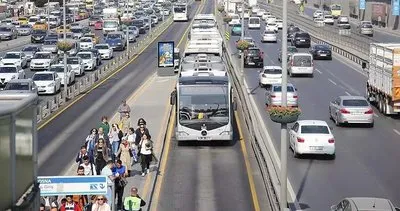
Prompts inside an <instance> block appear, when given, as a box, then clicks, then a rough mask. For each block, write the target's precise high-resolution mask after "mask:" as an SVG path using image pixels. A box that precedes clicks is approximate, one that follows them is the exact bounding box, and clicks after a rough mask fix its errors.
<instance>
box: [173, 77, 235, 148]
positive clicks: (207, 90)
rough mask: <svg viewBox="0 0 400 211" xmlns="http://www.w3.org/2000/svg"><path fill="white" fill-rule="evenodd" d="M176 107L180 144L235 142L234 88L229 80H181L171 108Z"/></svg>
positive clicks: (177, 134)
mask: <svg viewBox="0 0 400 211" xmlns="http://www.w3.org/2000/svg"><path fill="white" fill-rule="evenodd" d="M174 104H175V105H176V114H177V115H176V130H175V131H176V134H175V135H176V136H175V137H176V140H178V141H231V140H232V137H233V127H232V120H233V110H234V107H235V106H234V103H233V98H232V88H231V83H230V81H229V76H186V77H180V78H179V80H178V83H177V86H176V91H174V92H172V93H171V105H174Z"/></svg>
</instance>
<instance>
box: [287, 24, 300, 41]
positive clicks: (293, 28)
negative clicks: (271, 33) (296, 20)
mask: <svg viewBox="0 0 400 211" xmlns="http://www.w3.org/2000/svg"><path fill="white" fill-rule="evenodd" d="M297 32H300V28H299V27H297V26H290V27H289V28H288V33H287V39H288V40H291V39H292V37H293V35H294V34H295V33H297Z"/></svg>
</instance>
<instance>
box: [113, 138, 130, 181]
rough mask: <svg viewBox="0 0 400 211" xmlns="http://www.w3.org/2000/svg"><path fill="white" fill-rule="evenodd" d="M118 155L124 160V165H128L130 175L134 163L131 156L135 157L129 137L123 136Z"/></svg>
mask: <svg viewBox="0 0 400 211" xmlns="http://www.w3.org/2000/svg"><path fill="white" fill-rule="evenodd" d="M116 156H117V157H119V159H120V160H121V161H122V165H124V166H125V167H126V170H127V172H128V175H127V176H128V177H129V176H130V175H131V170H132V165H131V158H132V157H133V154H132V150H131V146H130V144H129V142H128V137H126V136H124V137H122V142H121V144H120V145H119V149H118V152H117V154H116Z"/></svg>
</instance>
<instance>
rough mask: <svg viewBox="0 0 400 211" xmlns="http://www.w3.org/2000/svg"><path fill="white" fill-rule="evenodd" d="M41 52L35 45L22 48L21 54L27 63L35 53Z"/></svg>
mask: <svg viewBox="0 0 400 211" xmlns="http://www.w3.org/2000/svg"><path fill="white" fill-rule="evenodd" d="M39 51H41V48H40V47H39V46H37V45H27V46H25V47H23V48H22V50H21V52H23V53H24V54H25V58H26V61H27V62H30V61H31V59H32V57H33V56H34V55H35V53H37V52H39Z"/></svg>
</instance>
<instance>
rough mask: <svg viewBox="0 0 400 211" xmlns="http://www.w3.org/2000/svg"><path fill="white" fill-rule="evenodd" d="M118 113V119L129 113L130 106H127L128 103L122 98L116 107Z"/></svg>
mask: <svg viewBox="0 0 400 211" xmlns="http://www.w3.org/2000/svg"><path fill="white" fill-rule="evenodd" d="M118 113H119V121H121V120H122V117H125V116H126V115H130V113H131V107H129V105H128V104H126V101H125V100H123V101H122V104H121V105H120V106H119V107H118Z"/></svg>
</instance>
